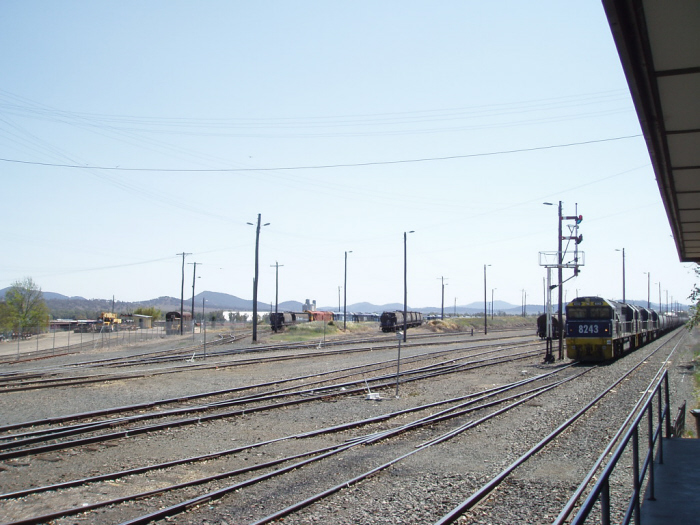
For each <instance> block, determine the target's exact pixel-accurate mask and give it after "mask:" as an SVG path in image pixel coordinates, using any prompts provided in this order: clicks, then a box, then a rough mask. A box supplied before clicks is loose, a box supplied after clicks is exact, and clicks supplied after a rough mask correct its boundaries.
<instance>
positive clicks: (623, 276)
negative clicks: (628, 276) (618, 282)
mask: <svg viewBox="0 0 700 525" xmlns="http://www.w3.org/2000/svg"><path fill="white" fill-rule="evenodd" d="M615 251H616V252H622V302H623V303H625V302H626V301H625V249H624V248H622V250H619V249H617V248H615Z"/></svg>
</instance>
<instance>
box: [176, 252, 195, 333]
mask: <svg viewBox="0 0 700 525" xmlns="http://www.w3.org/2000/svg"><path fill="white" fill-rule="evenodd" d="M177 255H182V286H181V287H180V335H182V333H183V332H182V325H183V324H184V323H183V321H182V316H183V314H184V313H185V257H187V256H188V255H192V254H191V253H185V252H182V253H178V254H177Z"/></svg>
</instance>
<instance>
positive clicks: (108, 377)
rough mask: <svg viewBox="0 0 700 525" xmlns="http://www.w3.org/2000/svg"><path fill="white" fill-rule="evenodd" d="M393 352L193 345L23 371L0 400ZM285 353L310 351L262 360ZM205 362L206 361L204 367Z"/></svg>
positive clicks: (383, 345)
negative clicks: (43, 391) (49, 390)
mask: <svg viewBox="0 0 700 525" xmlns="http://www.w3.org/2000/svg"><path fill="white" fill-rule="evenodd" d="M239 337H240V335H236V337H235V338H234V337H233V336H224V337H221V338H220V339H219V340H217V341H215V342H214V343H212V346H215V347H216V346H225V345H227V344H231V343H234V342H235V341H237V340H239ZM243 337H244V336H243ZM521 337H522V335H513V336H504V339H517V338H521ZM414 339H415V341H414ZM443 339H445V337H444V336H440V335H438V336H437V337H416V338H412V340H411V343H410V344H411V345H413V346H419V345H420V346H439V345H443V344H444V340H443ZM479 340H480V339H479V338H477V339H474V338H472V337H469V336H462V337H457V338H455V337H454V335H452V341H451V342H453V343H464V342H470V343H472V342H474V341H479ZM369 343H373V344H372V345H371V346H361V345H364V344H369ZM209 345H210V343H207V346H209ZM358 345H360V346H358ZM395 346H396V343H395V342H394V341H393V338H391V339H387V337H381V338H370V339H366V338H362V339H355V340H349V341H336V342H334V343H329V344H327V345H324V346H323V347H319V346H318V345H316V344H312V343H291V344H283V345H282V344H276V345H265V346H256V347H247V348H224V349H222V350H214V351H212V350H211V349H210V350H209V352H208V353H205V350H204V348H203V346H202V345H192V346H188V347H186V348H185V349H177V350H168V351H159V352H155V353H141V354H137V355H134V356H128V357H111V358H104V359H98V360H90V361H81V362H77V363H68V364H64V365H57V366H50V367H43V368H39V369H31V370H25V371H21V370H19V371H7V372H5V373H3V374H0V394H2V393H3V392H15V391H21V390H30V389H41V388H53V387H57V386H75V385H81V384H89V383H99V382H103V381H117V380H125V379H136V378H143V377H152V376H155V375H162V374H171V373H177V372H181V371H190V370H192V369H199V370H212V369H219V368H222V367H230V366H241V365H245V364H250V363H260V362H263V361H265V362H274V361H280V360H291V359H303V358H318V357H322V356H326V355H335V354H342V353H346V352H372V351H376V350H381V349H393V348H395ZM326 347H330V348H334V347H338V348H339V349H338V350H332V349H331V350H326ZM348 347H349V348H348ZM309 349H311V350H309ZM285 350H290V351H299V350H302V351H303V350H308V351H306V352H303V353H300V352H295V353H290V354H284V355H275V356H272V357H260V355H262V354H268V353H274V352H281V351H285ZM248 355H253V356H254V357H245V356H248ZM227 358H231V359H232V360H231V361H227V360H226V359H227ZM207 359H208V361H206V360H207ZM168 363H169V364H168ZM104 368H107V369H109V371H106V372H105V371H100V372H94V373H91V374H85V373H81V374H79V373H78V372H82V371H84V370H95V369H104ZM124 368H132V369H135V370H131V371H128V372H127V371H123V370H122V369H124ZM113 369H119V370H121V371H120V372H114V371H112V370H113Z"/></svg>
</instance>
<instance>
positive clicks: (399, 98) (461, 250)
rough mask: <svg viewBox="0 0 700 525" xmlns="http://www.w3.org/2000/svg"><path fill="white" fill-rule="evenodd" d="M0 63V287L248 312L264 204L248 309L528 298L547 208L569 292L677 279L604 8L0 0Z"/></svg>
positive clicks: (452, 0) (548, 241)
mask: <svg viewBox="0 0 700 525" xmlns="http://www.w3.org/2000/svg"><path fill="white" fill-rule="evenodd" d="M0 67H1V69H2V77H1V78H2V80H0V181H1V182H2V184H1V186H0V188H1V191H2V197H3V198H2V206H1V207H0V214H1V216H2V222H3V224H4V228H3V230H4V235H3V240H4V247H3V250H2V252H3V256H2V259H1V262H0V288H4V287H6V286H10V285H12V283H13V282H15V281H18V280H21V279H23V278H25V277H31V278H32V279H33V280H34V281H35V282H36V283H37V285H38V286H40V287H41V289H42V290H43V291H46V292H55V293H61V294H64V295H67V296H82V297H85V298H102V299H111V298H112V297H113V296H114V297H115V298H116V300H118V301H141V300H148V299H152V298H156V297H160V296H172V297H179V296H180V293H181V287H182V264H183V257H182V255H178V254H182V253H187V254H188V255H187V256H186V257H185V259H184V262H185V272H184V287H185V290H184V296H185V298H188V297H191V295H192V282H193V268H194V264H192V263H197V266H196V277H197V278H196V283H195V293H199V292H201V291H204V290H207V291H214V292H222V293H228V294H232V295H235V296H238V297H241V298H243V299H252V297H253V280H254V268H255V247H256V227H255V226H251V225H250V224H248V223H253V224H256V223H257V219H258V215H260V216H261V221H262V224H268V225H267V226H262V227H261V231H260V236H259V288H258V299H259V300H260V301H261V302H264V303H271V302H274V301H275V287H276V282H277V286H278V290H279V301H280V302H283V301H288V300H295V301H302V302H303V301H304V300H305V299H310V300H315V301H316V302H317V304H318V305H319V306H320V305H326V306H331V305H338V304H339V303H340V301H341V299H342V294H343V291H344V290H343V289H344V286H345V272H346V270H347V288H346V289H345V292H346V293H347V303H348V304H353V303H358V302H370V303H373V304H376V305H383V304H388V303H402V302H403V294H404V274H403V271H404V261H405V262H406V268H407V280H406V282H407V297H408V304H409V307H415V308H418V307H428V306H440V304H441V301H442V289H443V287H442V284H443V282H444V284H445V286H444V291H445V292H444V294H445V299H444V301H445V305H446V308H447V307H448V306H453V305H455V304H456V305H458V306H459V305H467V304H470V303H473V302H480V301H483V300H484V290H485V289H486V295H487V297H488V300H489V301H490V300H491V297H492V296H493V298H494V300H495V301H496V302H497V303H496V304H498V302H499V301H505V302H508V303H511V304H513V305H520V304H522V301H523V297H524V296H525V295H526V297H527V302H528V303H529V304H542V302H543V296H544V279H545V277H546V273H547V272H546V269H545V268H544V266H542V264H544V263H546V262H547V261H548V260H551V256H549V257H548V256H546V255H543V254H542V253H549V254H551V253H552V252H556V250H557V237H558V233H557V226H558V214H557V208H558V203H559V202H560V201H561V203H562V211H563V215H564V216H574V215H582V216H583V221H582V222H581V224H580V227H579V231H578V233H579V234H581V235H583V242H582V243H581V244H580V245H579V246H578V247H579V250H581V251H582V252H583V253H582V254H581V255H580V257H581V259H582V261H583V263H584V265H583V266H581V272H580V274H579V275H578V277H575V278H572V279H570V280H568V281H567V282H566V283H565V285H564V286H565V288H564V298H565V300H571V299H573V298H574V297H575V296H577V295H600V296H603V297H607V298H611V299H621V298H622V296H623V284H622V281H623V266H624V277H625V279H624V280H625V297H626V298H627V299H628V300H640V301H641V300H646V299H647V297H648V296H650V299H651V301H652V302H658V301H659V295H661V300H662V303H665V302H666V300H667V298H668V301H669V302H671V301H679V302H681V303H682V304H687V303H688V299H687V297H688V295H689V294H690V292H691V289H692V287H693V285H694V284H695V274H694V271H693V269H694V266H695V265H692V264H688V263H680V262H679V258H678V253H677V251H676V248H675V244H674V241H673V238H672V236H671V230H670V227H669V223H668V219H667V217H666V213H665V210H664V208H663V204H662V202H661V198H660V196H659V191H658V186H657V184H656V181H655V177H654V173H653V170H652V167H651V164H650V160H649V154H648V151H647V149H646V146H645V141H644V138H643V137H642V135H641V128H640V125H639V121H638V119H637V116H636V113H635V111H634V106H633V103H632V100H631V97H630V95H629V89H628V86H627V83H626V80H625V77H624V74H623V71H622V68H621V65H620V60H619V57H618V55H617V51H616V48H615V45H614V43H613V39H612V36H611V33H610V28H609V26H608V23H607V19H606V18H605V14H604V11H603V8H602V5H601V4H600V2H596V1H581V0H573V1H570V2H561V1H554V0H552V1H547V0H542V1H539V0H538V1H536V2H522V1H516V0H513V1H508V0H506V1H501V2H481V1H476V0H474V1H471V0H445V1H441V2H427V1H414V0H401V1H398V0H382V1H375V0H372V1H370V0H359V1H352V2H350V1H334V2H326V1H307V0H298V1H281V0H280V1H270V0H262V1H256V2H242V1H233V0H231V1H229V0H221V1H218V0H205V1H200V0H198V1H194V0H191V1H186V0H181V1H171V0H168V1H165V0H151V1H149V2H141V1H135V0H118V1H104V0H102V1H95V2H84V1H76V0H64V1H61V2H51V1H48V0H46V1H36V0H3V1H2V2H0ZM545 202H549V203H551V204H552V205H551V206H549V205H545V204H543V203H545ZM563 224H564V233H565V235H570V234H571V232H570V231H568V225H571V224H573V221H570V220H568V221H564V223H563ZM405 232H413V233H406V235H405V239H406V243H405V248H406V250H405V258H404V233H405ZM564 245H565V246H566V245H567V241H564ZM568 245H569V246H568V251H567V255H566V256H565V257H564V258H565V260H570V259H571V258H572V257H573V256H572V252H571V250H572V249H573V245H574V243H572V242H569V243H568ZM623 249H624V259H623V252H622V250H623ZM346 253H347V265H346ZM623 262H624V265H623ZM275 264H279V267H278V275H279V278H278V280H277V281H276V278H275V270H276V268H275ZM563 273H564V279H568V278H569V277H571V276H572V270H570V269H565V270H564V271H563ZM484 274H486V285H485V284H484ZM552 274H553V279H556V270H555V271H553V272H552Z"/></svg>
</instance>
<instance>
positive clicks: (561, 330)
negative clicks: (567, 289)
mask: <svg viewBox="0 0 700 525" xmlns="http://www.w3.org/2000/svg"><path fill="white" fill-rule="evenodd" d="M563 220H564V217H562V213H561V201H559V257H558V259H559V262H558V264H557V267H558V268H557V274H558V276H559V286H558V287H559V313H558V314H557V320H558V321H559V336H558V339H559V359H564V320H563V318H562V306H563V305H562V303H563V294H564V287H563V286H562V284H563V283H562V265H563V264H564V254H563V253H562V251H561V248H562V247H561V241H562V240H563V239H562V236H561V233H562V232H561V228H562V221H563Z"/></svg>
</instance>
